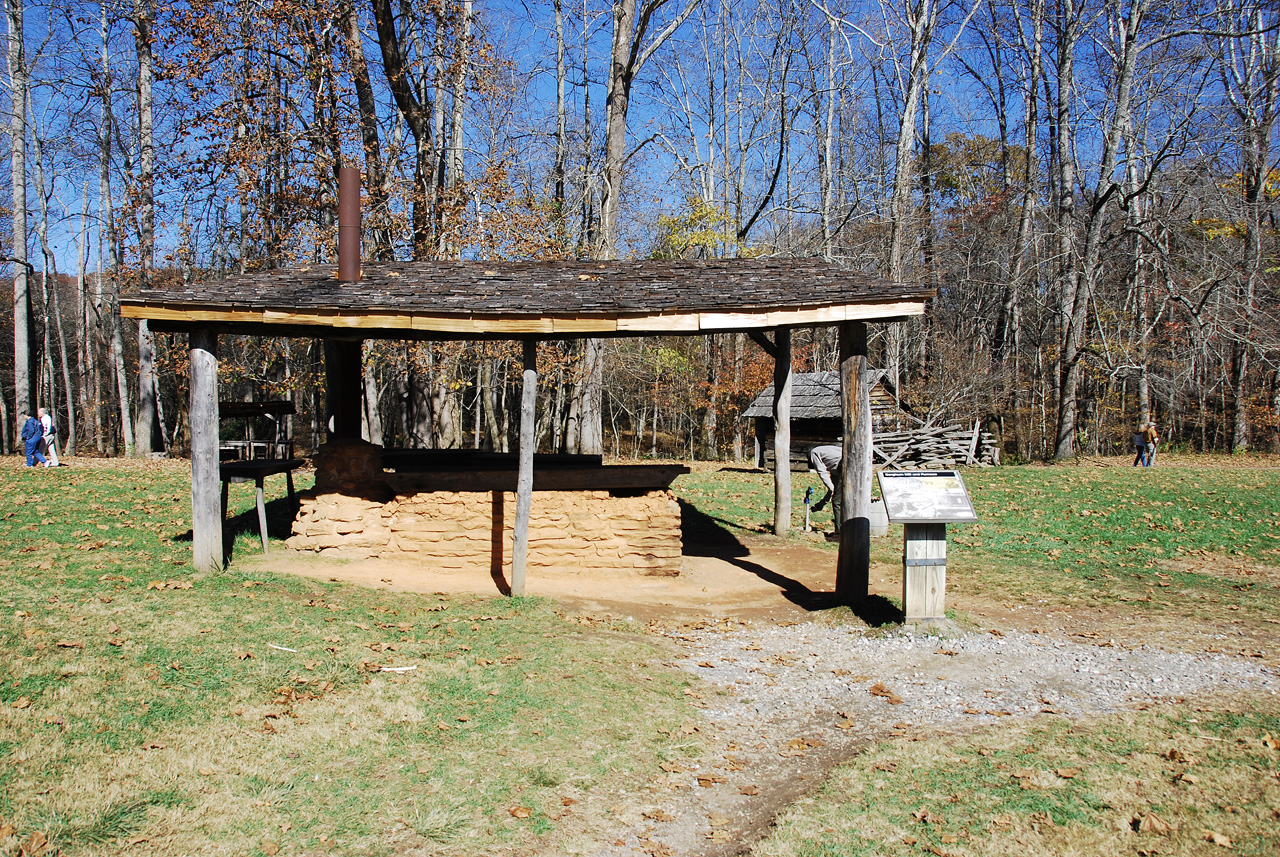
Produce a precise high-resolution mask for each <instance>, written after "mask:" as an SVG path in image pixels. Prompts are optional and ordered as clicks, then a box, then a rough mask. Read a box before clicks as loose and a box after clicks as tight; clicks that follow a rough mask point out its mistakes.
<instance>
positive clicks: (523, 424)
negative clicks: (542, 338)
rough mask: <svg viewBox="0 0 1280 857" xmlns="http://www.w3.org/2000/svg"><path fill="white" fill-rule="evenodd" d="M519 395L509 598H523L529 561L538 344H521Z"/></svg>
mask: <svg viewBox="0 0 1280 857" xmlns="http://www.w3.org/2000/svg"><path fill="white" fill-rule="evenodd" d="M522 381H523V386H522V388H521V392H520V470H519V474H518V476H517V478H516V529H515V538H514V540H513V543H512V546H511V594H512V595H513V596H518V595H524V578H525V566H526V565H527V564H528V561H529V514H530V511H531V509H532V507H533V444H534V439H535V437H536V436H537V435H536V433H535V432H534V428H535V426H534V422H535V421H536V420H537V405H538V341H537V340H536V339H526V340H525V341H524V377H523V379H522Z"/></svg>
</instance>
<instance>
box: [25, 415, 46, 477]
mask: <svg viewBox="0 0 1280 857" xmlns="http://www.w3.org/2000/svg"><path fill="white" fill-rule="evenodd" d="M43 439H44V426H42V425H40V421H39V420H38V419H36V418H35V417H34V416H32V415H31V414H27V421H26V422H25V423H23V425H22V444H23V446H25V447H26V450H27V467H35V466H36V462H37V461H39V462H40V463H41V464H43V465H44V466H45V467H48V466H49V461H48V459H46V458H45V457H44V453H42V452H41V451H40V441H41V440H43Z"/></svg>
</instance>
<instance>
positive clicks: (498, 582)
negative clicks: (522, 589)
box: [489, 491, 511, 595]
mask: <svg viewBox="0 0 1280 857" xmlns="http://www.w3.org/2000/svg"><path fill="white" fill-rule="evenodd" d="M489 508H490V518H491V519H492V522H493V523H492V525H491V526H490V529H489V576H490V577H492V578H493V583H494V585H495V586H497V587H498V591H499V592H501V593H502V594H503V595H510V594H511V584H510V583H508V582H507V578H506V575H505V574H504V573H503V565H504V564H505V563H504V557H503V552H502V551H503V541H502V530H503V528H504V527H505V526H506V516H505V511H504V507H503V503H502V492H501V491H494V492H493V498H492V499H491V500H490V507H489Z"/></svg>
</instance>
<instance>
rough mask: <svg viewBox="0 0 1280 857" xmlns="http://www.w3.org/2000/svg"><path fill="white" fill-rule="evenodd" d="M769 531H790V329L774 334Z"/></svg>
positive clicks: (785, 328) (784, 328)
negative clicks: (771, 514) (771, 476)
mask: <svg viewBox="0 0 1280 857" xmlns="http://www.w3.org/2000/svg"><path fill="white" fill-rule="evenodd" d="M773 342H774V354H773V532H774V534H775V535H779V536H785V535H786V534H787V533H788V532H790V531H791V328H789V327H779V328H778V329H777V330H776V331H775V332H774V337H773Z"/></svg>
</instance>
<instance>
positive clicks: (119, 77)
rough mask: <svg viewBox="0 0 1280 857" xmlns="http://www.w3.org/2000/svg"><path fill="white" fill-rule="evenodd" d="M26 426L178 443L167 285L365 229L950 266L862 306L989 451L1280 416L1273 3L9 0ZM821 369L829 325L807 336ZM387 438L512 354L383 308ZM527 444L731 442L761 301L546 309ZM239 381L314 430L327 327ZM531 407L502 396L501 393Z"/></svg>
mask: <svg viewBox="0 0 1280 857" xmlns="http://www.w3.org/2000/svg"><path fill="white" fill-rule="evenodd" d="M5 12H6V22H7V29H6V35H7V79H6V83H7V87H6V92H5V95H6V97H7V103H6V105H5V108H4V109H5V111H6V116H7V117H8V118H9V121H8V134H7V136H6V137H5V139H4V143H5V144H6V145H7V146H8V155H9V158H10V161H11V164H12V182H11V183H10V185H9V186H8V187H7V188H5V189H4V190H5V194H4V195H5V197H6V198H5V199H3V204H4V205H5V216H6V217H9V218H10V220H11V225H12V232H11V234H12V241H11V242H10V243H9V246H7V247H4V248H3V250H2V251H0V255H3V256H4V263H3V264H4V265H5V266H7V267H8V268H10V269H11V270H12V277H13V285H14V288H13V290H12V292H9V291H8V290H7V289H6V290H4V291H3V297H2V298H0V301H2V302H3V307H4V310H5V311H6V312H8V313H9V314H10V315H9V317H11V318H12V319H13V324H12V326H10V325H5V326H4V327H3V332H2V333H0V336H3V337H5V338H6V339H7V340H8V341H6V342H4V343H3V346H4V347H5V349H6V353H12V354H13V357H14V359H13V361H12V363H9V362H8V361H4V362H5V364H6V365H5V366H4V367H3V369H2V370H0V406H2V408H3V414H2V415H0V416H3V419H2V420H0V423H2V424H3V427H4V428H3V432H4V436H3V444H4V447H5V448H6V449H11V448H12V447H13V445H14V435H15V434H16V431H15V421H16V419H17V417H18V416H19V415H20V414H22V413H23V412H24V411H25V410H26V409H27V408H31V407H34V406H35V405H37V404H41V405H45V406H47V407H49V408H50V410H51V411H53V412H54V414H55V422H56V424H57V426H58V428H59V431H60V433H61V436H62V438H63V444H64V447H65V448H66V451H69V452H71V453H72V454H86V453H100V454H129V455H134V454H146V453H149V452H152V451H161V450H164V451H172V452H173V453H175V454H182V453H183V451H184V449H185V446H186V441H185V433H186V432H185V413H184V412H185V407H186V355H185V349H186V343H185V341H183V339H184V338H183V337H173V336H168V335H154V334H152V333H151V332H150V331H149V330H148V329H147V327H146V323H145V322H143V323H142V324H137V323H135V322H122V320H121V318H120V315H119V306H118V301H119V297H120V295H121V294H127V293H129V292H131V291H135V290H137V289H138V288H140V287H144V286H146V285H148V284H162V283H178V282H183V283H194V282H199V281H201V280H208V279H212V278H218V277H226V276H231V275H235V274H237V273H241V272H246V271H255V270H261V269H270V268H284V267H289V266H304V265H313V264H320V263H326V262H331V261H332V260H333V259H334V257H335V240H336V232H337V226H336V184H337V181H336V175H337V169H338V168H339V167H340V166H344V165H345V166H358V167H360V168H361V169H362V170H363V174H364V212H365V213H364V230H363V238H364V255H365V258H366V259H369V260H393V259H410V258H411V259H457V258H464V259H529V260H550V259H566V258H586V259H591V258H597V259H610V258H664V259H672V258H678V259H698V258H709V257H723V256H728V257H734V256H784V257H785V256H818V257H823V258H826V259H830V260H832V261H834V262H836V263H838V264H841V265H844V266H848V267H850V268H854V269H857V270H860V271H864V272H866V273H868V274H872V275H876V276H879V277H883V278H886V279H890V280H893V281H899V282H905V281H909V282H923V283H927V284H929V285H930V286H932V287H933V288H935V289H936V290H937V298H936V299H934V300H932V301H931V302H930V303H929V306H928V311H927V313H926V315H925V316H924V317H923V318H922V319H919V320H915V321H912V322H909V323H902V324H894V325H879V326H873V330H872V343H871V349H872V362H873V363H874V364H876V365H877V366H879V367H881V368H884V369H886V370H887V371H888V372H889V376H890V377H891V378H892V379H894V380H895V381H896V382H897V385H898V387H899V389H901V390H903V392H904V394H905V396H906V397H907V398H908V399H910V400H911V401H912V402H913V403H914V404H915V405H916V407H917V410H918V411H919V412H921V415H922V416H925V417H926V418H928V419H932V420H943V419H955V418H964V419H974V418H980V419H983V420H984V421H985V422H986V424H987V426H988V427H989V428H990V429H992V430H993V431H995V432H996V433H997V434H998V435H999V437H1000V438H1001V439H1002V441H1003V443H1004V445H1005V452H1006V457H1013V458H1015V459H1022V460H1030V459H1044V458H1057V459H1064V458H1070V457H1073V456H1075V455H1077V454H1080V453H1096V452H1116V451H1123V450H1126V449H1128V448H1129V447H1128V438H1129V435H1130V434H1131V433H1132V431H1133V430H1134V426H1135V424H1136V423H1140V422H1145V421H1147V420H1148V419H1150V418H1152V417H1157V418H1159V419H1160V421H1161V434H1162V436H1163V437H1164V438H1165V440H1166V442H1171V443H1173V444H1175V445H1181V446H1185V447H1189V448H1195V449H1200V450H1232V451H1242V450H1247V449H1250V448H1261V449H1280V327H1278V326H1277V317H1276V310H1277V283H1278V282H1280V279H1278V275H1280V260H1278V259H1277V242H1276V238H1277V223H1276V215H1277V197H1278V196H1280V172H1278V171H1277V169H1276V166H1277V165H1276V160H1275V159H1276V151H1277V148H1278V147H1277V146H1276V145H1275V143H1276V127H1277V122H1276V116H1277V108H1278V106H1280V12H1278V11H1277V9H1276V7H1275V5H1274V4H1273V3H1271V2H1266V0H1190V2H1182V3H1176V4H1168V3H1156V2H1152V1H1151V0H1133V2H1121V0H1015V2H1012V3H1011V2H1006V0H896V2H891V0H883V1H882V2H879V3H876V2H860V1H859V0H773V2H763V0H761V2H757V0H742V2H721V0H615V2H612V3H599V2H593V0H581V1H580V2H573V3H564V2H562V0H550V2H533V0H529V2H477V0H419V2H416V3H415V2H410V0H403V2H396V3H393V2H392V0H252V2H251V0H239V2H233V0H188V2H160V0H133V2H123V3H122V2H118V0H110V2H108V0H103V2H99V3H86V2H77V1H76V0H57V2H52V0H49V2H28V0H7V2H6V3H5ZM795 343H796V366H795V368H796V369H797V370H799V371H810V370H821V369H830V368H834V365H835V360H836V343H835V341H834V332H833V331H831V330H826V329H817V330H811V331H797V332H796V334H795ZM364 349H365V354H364V356H365V361H364V392H365V412H364V427H365V434H366V437H368V438H369V439H371V440H374V441H375V442H382V443H386V444H387V445H391V446H419V447H457V446H483V447H486V448H494V449H500V450H506V449H508V448H510V447H511V446H512V443H511V441H510V438H511V437H512V436H513V435H514V433H515V432H516V431H517V430H518V429H517V426H516V425H515V423H516V421H517V420H518V413H516V414H514V415H513V414H512V409H510V408H509V407H508V403H511V402H514V401H518V395H517V394H516V393H515V389H516V388H515V384H516V383H517V382H518V379H519V371H518V367H519V363H518V354H517V349H516V347H514V346H512V345H509V344H506V343H467V342H444V343H410V342H384V341H378V342H367V343H366V344H365V346H364ZM539 368H540V371H541V372H542V379H541V380H542V383H541V396H540V403H541V404H540V410H539V414H538V426H537V431H538V436H539V438H540V441H541V444H542V448H543V449H544V450H554V451H582V452H605V453H611V454H615V455H635V456H640V455H653V456H674V455H696V456H701V457H709V458H728V457H734V458H741V457H742V455H743V453H744V447H745V446H746V445H747V444H748V443H749V439H748V435H747V427H746V426H745V425H744V421H743V420H742V418H741V417H740V414H741V411H742V410H743V409H744V408H745V406H746V405H747V404H748V403H749V401H750V399H751V398H752V397H753V396H754V394H755V393H757V392H758V391H760V390H761V389H762V388H763V387H764V386H765V385H766V384H767V383H768V380H769V377H770V371H771V367H770V361H769V359H768V358H767V357H766V355H765V354H764V352H763V351H761V350H760V349H759V348H758V347H757V346H756V345H755V344H754V343H753V342H751V341H750V340H749V339H748V338H747V337H745V336H744V335H743V334H734V333H727V334H722V335H716V336H709V337H697V338H651V339H618V340H607V341H606V340H587V341H585V342H554V341H549V342H544V343H542V344H541V346H540V353H539ZM220 379H221V383H222V390H223V396H224V398H239V399H246V400H248V399H268V398H271V399H277V398H289V399H291V400H293V401H294V403H295V404H296V405H297V409H298V415H297V417H295V418H294V426H293V429H294V433H295V436H296V437H297V438H298V440H299V441H300V443H301V445H302V447H303V449H306V448H308V447H314V446H315V445H317V444H318V443H319V442H320V441H321V440H322V439H323V416H322V415H323V413H324V407H323V401H324V390H323V382H324V375H323V348H322V347H321V345H320V343H318V342H313V341H309V340H289V339H278V340H269V339H249V338H235V337H224V338H223V344H222V349H221V365H220ZM515 410H516V411H517V412H518V408H516V409H515Z"/></svg>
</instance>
